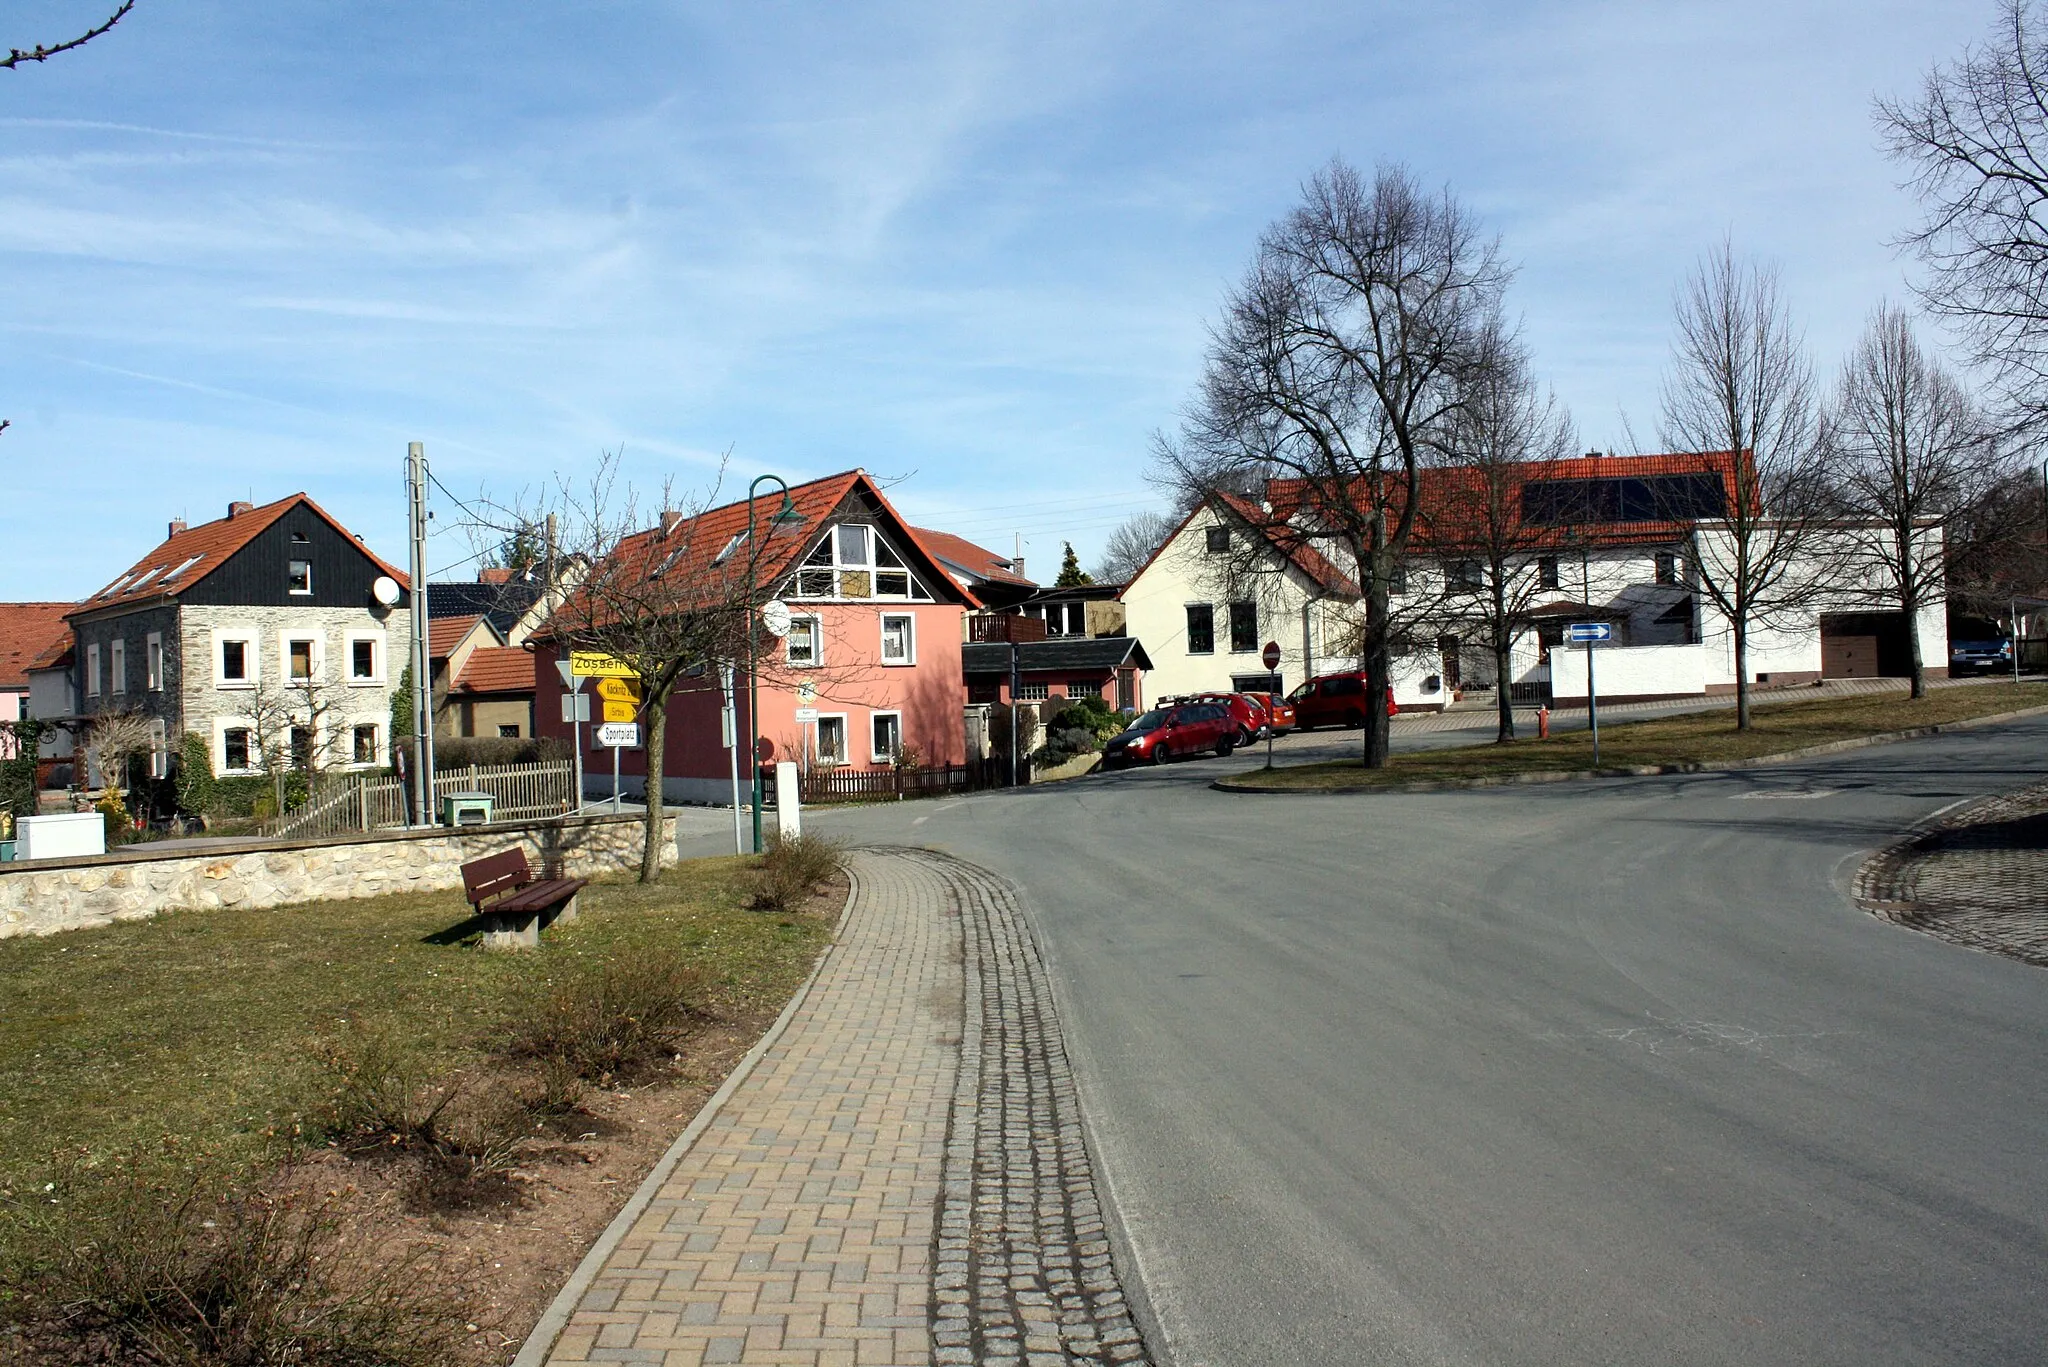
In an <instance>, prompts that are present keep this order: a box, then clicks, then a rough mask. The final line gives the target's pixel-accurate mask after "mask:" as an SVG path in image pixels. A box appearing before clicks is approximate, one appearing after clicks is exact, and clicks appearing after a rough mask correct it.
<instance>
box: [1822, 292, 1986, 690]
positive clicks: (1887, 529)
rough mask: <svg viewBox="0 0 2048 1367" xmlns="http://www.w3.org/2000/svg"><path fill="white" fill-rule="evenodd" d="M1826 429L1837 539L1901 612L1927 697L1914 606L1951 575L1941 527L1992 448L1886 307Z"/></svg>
mask: <svg viewBox="0 0 2048 1367" xmlns="http://www.w3.org/2000/svg"><path fill="white" fill-rule="evenodd" d="M1823 431H1824V435H1825V441H1824V443H1823V449H1824V451H1825V452H1826V455H1827V459H1828V465H1829V475H1830V478H1831V481H1832V483H1833V484H1834V486H1835V489H1836V491H1837V493H1838V495H1839V497H1840V498H1841V500H1842V503H1843V512H1844V513H1845V514H1846V517H1845V521H1844V528H1843V536H1844V537H1845V538H1846V539H1848V540H1849V541H1851V542H1853V543H1854V544H1855V548H1856V551H1857V552H1858V556H1857V558H1858V560H1860V561H1861V562H1863V563H1864V564H1865V565H1867V566H1870V567H1872V568H1874V569H1875V570H1876V571H1877V573H1878V576H1879V578H1880V580H1881V583H1880V584H1879V585H1878V586H1877V587H1878V590H1879V592H1880V593H1882V594H1883V596H1884V597H1885V598H1886V599H1887V600H1888V601H1891V602H1896V603H1897V604H1898V606H1899V607H1900V609H1901V610H1902V611H1903V612H1904V614H1905V618H1906V640H1907V644H1908V647H1909V650H1910V659H1911V665H1912V693H1913V696H1914V697H1916V698H1919V697H1924V696H1925V695H1926V692H1927V675H1926V668H1925V662H1924V661H1923V659H1922V657H1921V650H1920V610H1921V608H1922V607H1923V606H1924V605H1925V604H1926V603H1927V602H1929V601H1930V600H1934V599H1938V598H1939V596H1940V594H1941V591H1942V585H1943V583H1944V582H1945V581H1946V579H1947V563H1946V557H1945V556H1944V554H1943V549H1942V547H1943V542H1942V537H1941V534H1940V531H1939V524H1940V521H1941V519H1943V518H1945V517H1946V516H1947V515H1948V514H1950V513H1951V512H1953V511H1955V510H1956V509H1957V508H1960V507H1963V506H1965V505H1966V504H1968V503H1969V502H1970V501H1971V500H1972V499H1973V498H1974V497H1975V496H1976V495H1977V494H1978V493H1979V492H1980V491H1981V490H1983V489H1984V488H1986V487H1987V486H1988V485H1989V483H1990V482H1991V480H1992V478H1993V476H1994V475H1995V474H1996V473H1997V459H1998V456H1997V453H1998V448H1997V445H1996V443H1994V442H1993V441H1991V440H1990V439H1989V437H1988V436H1987V434H1986V432H1985V430H1984V425H1983V423H1982V422H1981V421H1979V417H1978V413H1977V410H1976V405H1975V404H1973V403H1972V402H1971V400H1970V396H1969V394H1968V393H1967V392H1966V391H1965V390H1964V388H1963V386H1962V385H1961V383H1960V382H1959V381H1958V380H1957V379H1956V378H1955V376H1953V375H1952V374H1950V373H1949V371H1948V369H1947V367H1945V366H1943V365H1942V364H1941V362H1940V360H1939V359H1937V358H1936V357H1934V356H1932V355H1930V354H1929V353H1928V352H1927V351H1926V349H1925V348H1923V347H1922V346H1921V345H1920V339H1919V337H1918V336H1917V335H1915V333H1914V330H1913V320H1912V319H1911V318H1910V317H1908V316H1907V314H1906V312H1905V310H1903V309H1900V308H1896V307H1893V306H1892V305H1889V304H1886V305H1881V306H1879V308H1878V309H1877V311H1876V312H1875V313H1873V314H1872V315H1871V316H1870V322H1869V323H1868V324H1867V325H1866V326H1865V328H1864V331H1863V337H1862V339H1861V340H1860V341H1858V342H1857V344H1856V349H1855V351H1854V352H1852V353H1851V354H1850V356H1849V358H1848V360H1847V361H1846V362H1845V363H1844V364H1843V366H1842V377H1841V380H1840V383H1839V385H1838V387H1837V391H1836V396H1835V401H1834V404H1833V406H1832V408H1831V409H1830V410H1829V412H1828V414H1827V418H1826V422H1825V424H1824V428H1823Z"/></svg>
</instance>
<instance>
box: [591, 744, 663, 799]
mask: <svg viewBox="0 0 2048 1367" xmlns="http://www.w3.org/2000/svg"><path fill="white" fill-rule="evenodd" d="M597 743H598V744H599V745H604V746H609V747H610V748H611V752H612V810H613V811H615V812H616V811H618V810H619V751H621V750H628V749H632V748H633V747H635V746H637V745H639V744H640V724H639V723H638V722H630V721H608V722H606V723H605V724H604V725H602V726H600V727H598V728H597ZM652 781H653V780H652V779H650V780H649V782H652Z"/></svg>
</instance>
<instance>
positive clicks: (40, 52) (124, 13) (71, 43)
mask: <svg viewBox="0 0 2048 1367" xmlns="http://www.w3.org/2000/svg"><path fill="white" fill-rule="evenodd" d="M134 8H135V0H121V8H119V9H117V10H115V11H114V12H113V13H112V14H111V15H109V16H108V17H107V21H106V22H105V23H104V24H101V25H100V26H99V27H98V28H94V29H88V30H86V31H85V32H84V33H81V34H79V35H78V36H77V37H76V38H72V39H69V40H67V41H65V42H62V43H57V44H54V45H49V46H46V45H44V44H42V43H37V44H36V45H35V46H34V47H32V48H18V47H17V48H10V49H9V50H8V53H7V55H6V56H5V57H0V70H6V69H9V68H12V67H17V66H20V65H21V64H22V63H23V62H47V61H49V60H50V59H51V58H52V57H54V56H56V55H57V54H58V53H60V52H69V51H71V49H73V48H75V47H84V46H85V45H86V44H87V43H89V42H91V41H92V40H93V39H95V38H97V37H99V36H100V35H101V34H102V33H105V32H106V31H107V30H108V29H110V28H112V27H113V26H114V25H116V24H118V23H120V22H121V21H122V20H123V19H125V18H127V17H128V11H129V10H132V9H134ZM4 425H5V424H0V426H4Z"/></svg>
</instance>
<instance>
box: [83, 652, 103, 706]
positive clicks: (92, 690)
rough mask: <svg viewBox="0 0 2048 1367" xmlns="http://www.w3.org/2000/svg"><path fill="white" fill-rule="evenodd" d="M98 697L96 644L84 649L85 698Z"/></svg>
mask: <svg viewBox="0 0 2048 1367" xmlns="http://www.w3.org/2000/svg"><path fill="white" fill-rule="evenodd" d="M99 695H100V648H99V646H98V645H97V644H94V645H89V646H87V647H86V648H85V696H86V697H88V698H97V697H98V696H99Z"/></svg>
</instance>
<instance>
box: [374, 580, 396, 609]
mask: <svg viewBox="0 0 2048 1367" xmlns="http://www.w3.org/2000/svg"><path fill="white" fill-rule="evenodd" d="M370 596H371V597H372V598H374V599H376V600H377V601H378V602H380V603H382V604H383V605H384V606H385V607H387V608H388V607H390V606H391V605H392V604H393V603H396V602H397V601H398V581H397V580H396V579H393V578H392V577H391V576H390V575H388V574H380V575H378V576H377V578H376V579H375V581H373V582H372V583H371V585H370Z"/></svg>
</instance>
